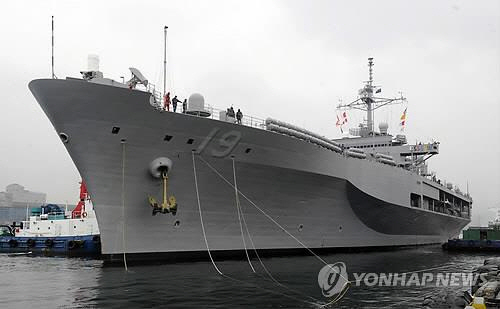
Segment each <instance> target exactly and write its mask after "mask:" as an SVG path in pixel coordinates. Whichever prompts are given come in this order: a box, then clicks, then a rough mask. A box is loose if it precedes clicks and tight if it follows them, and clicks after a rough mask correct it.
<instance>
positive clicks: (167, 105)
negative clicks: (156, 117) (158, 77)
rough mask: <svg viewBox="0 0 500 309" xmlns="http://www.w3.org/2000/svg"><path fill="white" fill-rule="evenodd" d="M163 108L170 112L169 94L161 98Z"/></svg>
mask: <svg viewBox="0 0 500 309" xmlns="http://www.w3.org/2000/svg"><path fill="white" fill-rule="evenodd" d="M163 107H164V109H165V110H166V111H170V92H167V94H166V95H165V96H164V97H163Z"/></svg>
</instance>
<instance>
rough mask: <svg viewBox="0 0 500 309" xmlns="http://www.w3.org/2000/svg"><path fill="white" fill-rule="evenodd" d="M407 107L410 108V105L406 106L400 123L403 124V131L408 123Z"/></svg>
mask: <svg viewBox="0 0 500 309" xmlns="http://www.w3.org/2000/svg"><path fill="white" fill-rule="evenodd" d="M407 109H408V107H407V108H405V110H404V112H403V115H401V118H400V120H401V122H400V123H399V125H400V126H401V131H403V130H404V129H405V125H406V110H407Z"/></svg>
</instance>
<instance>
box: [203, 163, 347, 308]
mask: <svg viewBox="0 0 500 309" xmlns="http://www.w3.org/2000/svg"><path fill="white" fill-rule="evenodd" d="M200 160H201V161H203V163H205V164H206V165H207V166H208V167H209V168H210V169H211V170H212V171H213V172H214V173H215V174H217V175H218V176H219V177H220V178H221V179H222V180H224V181H225V182H226V183H227V184H228V185H229V186H231V187H233V188H235V186H234V185H233V184H232V183H231V182H230V181H228V180H227V179H226V178H225V177H224V176H223V175H222V174H221V173H219V172H218V171H217V170H216V169H215V168H214V167H213V166H212V165H210V163H208V162H207V161H206V160H205V159H203V157H202V156H200ZM193 161H194V156H193ZM235 190H236V191H237V192H239V194H241V196H243V197H244V198H245V199H246V200H247V201H248V202H249V203H250V204H251V205H252V206H254V207H255V208H256V209H257V210H259V211H260V212H261V213H262V214H263V215H264V216H266V217H267V218H268V219H269V220H271V221H272V222H273V223H274V224H276V225H277V226H278V227H279V228H280V229H281V230H282V231H284V232H285V233H286V234H288V236H290V237H291V238H292V239H294V240H295V241H296V242H297V243H299V244H300V245H301V246H302V247H303V248H305V249H306V250H307V251H309V252H310V253H311V254H312V255H313V256H314V257H316V258H317V259H318V260H319V261H321V262H322V263H323V264H324V265H329V264H328V263H327V262H326V261H325V260H323V259H322V258H321V257H320V256H318V255H317V254H316V253H314V251H312V250H311V249H310V248H309V247H307V246H306V245H305V244H304V243H303V242H301V241H300V240H299V239H298V238H297V237H295V236H293V235H292V234H291V233H290V232H288V231H287V230H286V229H285V228H284V227H283V226H282V225H281V224H279V223H278V222H277V221H276V220H274V219H273V218H272V217H271V216H270V215H268V214H267V213H266V212H265V211H264V210H263V209H262V208H260V207H259V206H257V204H255V203H254V202H253V201H252V200H250V198H248V197H247V196H246V195H245V194H244V193H243V192H241V191H240V190H238V189H237V188H235ZM332 270H333V268H332ZM334 271H335V270H334ZM335 272H336V271H335ZM336 273H337V274H338V275H339V276H340V277H342V278H343V279H344V280H345V281H346V282H345V283H344V285H343V286H342V290H341V292H340V293H339V294H338V295H337V296H336V297H335V298H334V299H333V300H331V301H330V302H328V303H326V304H324V305H321V306H320V307H321V308H324V307H327V306H330V305H332V304H334V303H336V302H338V301H339V300H340V299H342V297H344V295H345V294H346V293H347V291H348V290H349V288H350V286H351V281H349V279H348V278H346V277H345V276H343V275H342V274H341V273H340V272H336ZM316 305H317V304H316Z"/></svg>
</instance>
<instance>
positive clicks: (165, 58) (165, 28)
mask: <svg viewBox="0 0 500 309" xmlns="http://www.w3.org/2000/svg"><path fill="white" fill-rule="evenodd" d="M167 29H168V27H167V26H165V27H164V28H163V36H164V37H163V96H165V95H166V94H167Z"/></svg>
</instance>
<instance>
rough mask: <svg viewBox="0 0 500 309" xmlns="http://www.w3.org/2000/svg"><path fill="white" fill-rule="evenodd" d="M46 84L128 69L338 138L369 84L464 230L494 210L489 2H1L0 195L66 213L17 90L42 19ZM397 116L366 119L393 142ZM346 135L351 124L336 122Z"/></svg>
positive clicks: (65, 170) (22, 90)
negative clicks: (28, 197) (36, 199)
mask: <svg viewBox="0 0 500 309" xmlns="http://www.w3.org/2000/svg"><path fill="white" fill-rule="evenodd" d="M51 15H55V21H56V38H55V41H56V51H55V57H56V60H55V62H56V64H55V66H56V75H57V76H58V77H59V78H64V77H66V76H74V77H79V71H80V70H82V69H86V66H87V55H88V54H98V55H99V56H100V64H101V65H100V68H101V71H103V72H104V74H105V76H106V77H110V78H114V79H116V80H119V79H120V78H119V77H120V76H126V77H129V73H128V67H129V66H134V67H137V68H139V69H140V70H141V71H142V73H143V74H144V75H145V76H146V77H147V78H148V79H149V80H150V82H151V83H154V84H158V85H161V84H162V79H161V76H162V61H163V58H162V57H163V56H162V55H163V25H168V26H169V32H168V63H169V64H168V69H169V73H168V85H169V89H173V92H174V93H175V94H177V95H179V96H180V97H182V98H184V97H187V96H188V95H189V94H191V93H193V92H200V93H202V94H203V95H204V96H205V99H206V101H207V103H209V104H211V105H213V106H216V107H219V108H225V107H227V106H228V105H230V104H233V105H234V106H235V108H241V109H242V110H243V112H244V113H245V114H250V115H254V116H257V117H260V118H266V117H268V116H270V117H275V118H278V119H281V120H284V121H288V122H292V123H295V124H297V125H299V126H302V127H305V128H307V129H310V130H313V131H316V132H318V133H320V134H323V135H326V136H329V137H340V136H341V135H340V132H339V131H338V129H337V128H336V127H335V106H336V105H337V104H338V101H339V99H342V100H343V101H344V102H345V103H347V102H350V101H351V100H353V99H355V98H356V94H357V90H358V89H359V88H360V87H361V86H362V81H364V80H366V79H367V58H368V57H374V58H375V67H374V70H375V73H374V78H375V81H376V84H377V85H381V86H382V89H383V92H382V94H383V95H385V96H388V97H392V96H395V95H397V93H398V91H402V92H403V94H404V95H405V96H406V97H407V98H408V105H407V106H408V119H407V128H406V134H407V136H408V140H409V141H410V142H414V141H415V140H417V139H418V140H419V141H430V140H432V139H435V140H438V141H440V142H441V154H440V155H438V156H437V157H435V158H432V159H431V160H430V164H429V165H430V169H431V170H433V171H436V172H437V175H438V177H440V178H441V179H446V180H448V181H450V182H453V183H456V184H458V185H459V186H460V187H461V188H462V189H463V190H465V187H466V183H467V181H468V182H469V188H470V192H471V194H472V196H473V198H474V201H475V203H474V217H473V223H475V224H477V223H478V222H479V221H478V219H479V216H480V219H481V223H483V224H486V223H487V220H488V219H491V218H493V216H494V212H492V211H489V210H488V208H489V207H493V206H498V207H500V190H499V188H500V125H499V122H498V117H499V115H500V92H499V90H498V89H499V85H500V2H499V1H479V2H476V1H413V2H409V1H326V0H325V1H306V0H304V1H290V0H286V1H285V0H283V1H269V0H266V1H255V0H252V1H215V0H211V1H189V0H184V1H143V2H137V1H106V2H104V1H8V2H6V3H3V4H2V10H1V12H0V29H2V30H1V31H2V42H3V43H2V48H1V49H0V59H1V61H2V72H3V74H2V77H0V87H1V88H0V90H1V94H2V96H1V101H0V104H1V106H2V112H1V113H0V141H1V143H2V144H1V145H2V146H1V148H0V149H1V155H0V191H1V190H3V188H4V187H5V186H6V185H7V184H10V183H20V184H22V185H24V186H26V187H27V189H30V190H36V191H42V192H46V193H47V194H48V198H49V200H51V201H56V202H64V201H68V202H73V203H74V202H75V201H76V200H77V193H78V192H77V190H78V181H79V175H78V172H77V171H76V168H75V167H74V165H73V163H72V162H71V160H70V158H69V155H68V154H67V153H66V150H65V149H64V147H63V145H62V144H61V142H60V141H59V138H58V137H57V134H56V133H55V131H54V130H53V128H52V126H51V124H50V122H49V120H48V119H47V118H46V117H45V115H44V113H43V112H42V110H41V109H40V107H39V106H38V104H37V103H36V102H35V99H34V98H33V97H32V95H31V93H30V92H29V90H28V88H27V84H28V82H29V81H30V80H32V79H35V78H40V77H49V76H50V16H51ZM405 107H406V105H401V106H395V107H394V108H392V109H385V110H381V111H380V112H377V113H376V115H375V120H376V121H377V122H378V121H381V120H383V121H387V122H389V131H390V132H392V133H398V132H399V128H398V126H397V124H398V119H399V116H400V115H401V112H402V111H403V110H404V108H405ZM348 116H349V118H350V120H351V121H350V122H351V124H352V123H353V122H354V121H356V120H357V121H361V120H362V115H360V114H357V113H354V112H352V113H349V114H348Z"/></svg>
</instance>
